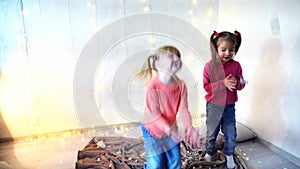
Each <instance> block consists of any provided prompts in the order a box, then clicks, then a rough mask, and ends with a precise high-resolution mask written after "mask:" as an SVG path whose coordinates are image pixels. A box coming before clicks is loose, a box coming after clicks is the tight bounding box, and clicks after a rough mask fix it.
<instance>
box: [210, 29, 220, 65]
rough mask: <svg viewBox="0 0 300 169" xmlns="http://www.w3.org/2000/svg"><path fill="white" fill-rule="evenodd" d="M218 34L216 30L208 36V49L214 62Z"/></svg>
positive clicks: (215, 59)
mask: <svg viewBox="0 0 300 169" xmlns="http://www.w3.org/2000/svg"><path fill="white" fill-rule="evenodd" d="M219 36H220V34H219V33H218V32H216V31H214V33H213V34H212V35H211V36H210V51H211V58H212V61H213V62H214V63H216V62H217V49H218V47H217V39H218V38H219Z"/></svg>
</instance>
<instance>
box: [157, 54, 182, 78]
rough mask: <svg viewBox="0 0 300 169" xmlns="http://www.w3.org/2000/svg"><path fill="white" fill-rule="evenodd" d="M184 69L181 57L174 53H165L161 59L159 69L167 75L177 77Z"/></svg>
mask: <svg viewBox="0 0 300 169" xmlns="http://www.w3.org/2000/svg"><path fill="white" fill-rule="evenodd" d="M181 67H182V62H181V59H180V57H178V56H177V55H176V54H174V53H172V52H169V51H167V52H164V53H163V54H162V56H161V57H160V59H159V65H158V68H159V69H160V71H161V72H164V73H167V74H169V75H170V76H173V75H175V74H176V73H177V72H178V71H179V70H180V69H181Z"/></svg>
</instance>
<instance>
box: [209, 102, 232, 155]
mask: <svg viewBox="0 0 300 169" xmlns="http://www.w3.org/2000/svg"><path fill="white" fill-rule="evenodd" d="M206 127H207V130H206V153H208V154H209V155H213V154H215V153H216V139H217V136H218V134H219V131H220V130H221V131H222V133H223V135H224V140H225V144H224V153H225V154H226V155H233V153H234V149H235V146H236V120H235V104H231V105H226V106H216V105H213V104H211V103H209V102H207V103H206Z"/></svg>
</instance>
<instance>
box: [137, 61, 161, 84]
mask: <svg viewBox="0 0 300 169" xmlns="http://www.w3.org/2000/svg"><path fill="white" fill-rule="evenodd" d="M157 59H158V57H157V56H156V55H150V56H149V57H148V58H147V59H146V61H145V63H144V65H143V67H142V69H141V70H140V72H139V73H138V77H139V78H141V79H142V80H144V81H145V85H147V84H148V82H149V81H150V80H151V79H152V77H153V74H154V73H156V72H157V69H156V67H155V62H156V61H157Z"/></svg>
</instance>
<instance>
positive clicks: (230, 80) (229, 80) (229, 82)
mask: <svg viewBox="0 0 300 169" xmlns="http://www.w3.org/2000/svg"><path fill="white" fill-rule="evenodd" d="M224 85H225V86H226V87H227V89H228V90H230V91H233V90H235V87H236V85H237V79H236V78H235V77H234V76H232V74H229V75H228V76H227V77H226V78H225V79H224Z"/></svg>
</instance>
